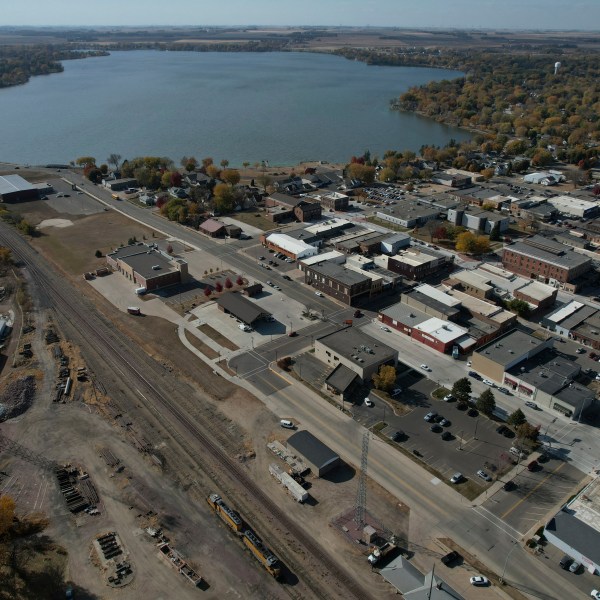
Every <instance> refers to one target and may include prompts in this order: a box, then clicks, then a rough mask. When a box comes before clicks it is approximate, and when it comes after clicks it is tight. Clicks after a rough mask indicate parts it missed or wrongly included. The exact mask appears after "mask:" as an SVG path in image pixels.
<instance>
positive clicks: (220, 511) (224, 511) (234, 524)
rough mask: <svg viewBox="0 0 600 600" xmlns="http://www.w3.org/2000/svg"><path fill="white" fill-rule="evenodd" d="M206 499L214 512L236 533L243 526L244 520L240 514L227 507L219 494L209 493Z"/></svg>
mask: <svg viewBox="0 0 600 600" xmlns="http://www.w3.org/2000/svg"><path fill="white" fill-rule="evenodd" d="M206 501H207V502H208V504H209V506H210V507H211V508H212V509H213V510H214V511H215V513H216V514H217V515H218V516H219V517H221V520H223V521H224V522H225V524H226V525H227V526H228V527H230V528H231V529H233V530H234V531H235V532H236V533H239V532H241V531H242V529H243V527H244V522H243V521H242V518H241V517H240V515H238V514H237V513H236V512H235V510H233V509H232V508H229V506H227V504H225V502H223V500H222V498H221V496H219V494H211V495H210V496H209V497H208V498H207V499H206Z"/></svg>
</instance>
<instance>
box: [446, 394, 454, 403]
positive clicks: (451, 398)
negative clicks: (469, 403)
mask: <svg viewBox="0 0 600 600" xmlns="http://www.w3.org/2000/svg"><path fill="white" fill-rule="evenodd" d="M452 400H454V396H453V395H452V394H446V395H445V396H444V402H452Z"/></svg>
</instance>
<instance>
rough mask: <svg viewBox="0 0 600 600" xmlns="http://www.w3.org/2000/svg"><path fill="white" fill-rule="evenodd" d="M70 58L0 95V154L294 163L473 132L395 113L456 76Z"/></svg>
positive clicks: (197, 56) (212, 57)
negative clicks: (424, 89)
mask: <svg viewBox="0 0 600 600" xmlns="http://www.w3.org/2000/svg"><path fill="white" fill-rule="evenodd" d="M63 64H64V67H65V70H64V72H63V73H59V74H54V75H48V76H42V77H34V78H32V79H31V80H30V81H29V83H27V84H26V85H23V86H18V87H14V88H7V89H1V90H0V115H2V118H1V119H0V123H2V125H1V126H0V131H1V132H2V140H3V143H2V146H1V148H0V160H2V161H10V162H13V161H14V162H22V163H30V164H43V163H47V162H68V161H71V160H74V159H75V158H77V157H78V156H82V155H91V156H94V157H96V159H97V161H98V163H101V162H104V161H105V160H106V157H107V156H108V155H109V154H111V153H113V152H115V153H118V154H120V155H121V156H122V157H124V158H133V157H134V156H148V155H152V156H168V157H170V158H172V159H173V160H174V161H175V162H176V163H179V160H180V159H181V157H182V156H196V157H197V158H199V159H200V158H202V157H205V156H212V157H213V158H214V159H215V161H216V162H217V163H218V162H219V161H220V160H221V159H224V158H226V159H228V160H229V161H230V163H231V164H232V165H241V163H242V162H243V161H248V162H250V163H255V162H258V161H261V160H267V161H269V163H270V164H272V165H275V164H279V165H289V164H295V163H297V162H299V161H302V160H327V161H330V162H345V161H347V160H349V158H350V157H351V156H352V155H353V154H362V152H363V151H364V150H365V149H369V150H370V151H371V153H372V154H378V155H382V154H383V152H384V151H385V150H389V149H395V150H403V149H411V150H418V149H419V148H420V147H421V146H422V145H423V144H436V145H444V144H445V143H446V142H448V140H449V139H450V138H454V139H456V140H463V139H466V138H468V137H469V134H468V133H467V132H466V131H464V130H460V129H457V128H453V127H447V126H444V125H440V124H439V123H435V122H433V121H430V120H428V119H425V118H422V117H419V116H417V115H413V114H407V113H400V112H397V111H391V110H390V109H389V101H390V99H392V98H395V97H397V96H398V95H400V94H401V93H403V92H405V91H406V90H407V89H408V88H409V87H411V86H413V85H420V84H424V83H426V82H428V81H432V80H442V79H452V78H456V77H460V76H461V73H459V72H456V71H444V70H441V69H428V68H408V67H377V66H368V65H366V64H364V63H360V62H356V61H349V60H346V59H344V58H340V57H336V56H330V55H325V54H310V53H281V52H277V53H264V54H263V53H260V54H259V53H218V52H215V53H213V52H210V53H201V52H159V51H150V50H140V51H133V52H113V53H111V55H110V56H106V57H97V58H87V59H83V60H72V61H64V63H63Z"/></svg>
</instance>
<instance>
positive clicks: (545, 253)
mask: <svg viewBox="0 0 600 600" xmlns="http://www.w3.org/2000/svg"><path fill="white" fill-rule="evenodd" d="M502 265H503V266H504V268H505V269H508V270H509V271H512V272H513V273H517V274H518V275H524V276H525V277H529V278H531V279H537V280H539V281H542V283H547V284H549V285H552V286H554V287H557V288H558V287H561V288H564V289H568V290H569V291H575V290H576V288H577V286H576V284H575V280H576V279H577V278H578V277H581V276H582V275H583V274H584V273H586V272H587V271H589V269H590V268H591V266H592V259H591V258H589V257H587V256H584V255H582V254H578V253H577V252H574V251H573V250H571V249H570V248H569V247H568V246H565V245H564V244H560V243H558V242H555V241H554V240H549V239H547V238H545V237H542V236H540V235H536V236H534V237H532V238H527V239H525V240H523V241H520V242H515V243H513V244H510V245H508V246H505V247H504V250H503V253H502Z"/></svg>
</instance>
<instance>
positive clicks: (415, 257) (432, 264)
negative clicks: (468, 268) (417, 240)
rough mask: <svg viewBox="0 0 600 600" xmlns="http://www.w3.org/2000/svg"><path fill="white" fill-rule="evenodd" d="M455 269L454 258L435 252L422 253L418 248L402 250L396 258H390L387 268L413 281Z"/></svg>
mask: <svg viewBox="0 0 600 600" xmlns="http://www.w3.org/2000/svg"><path fill="white" fill-rule="evenodd" d="M453 267H454V256H451V255H450V256H449V255H446V254H442V253H441V252H435V251H434V250H429V249H428V250H426V251H421V250H417V249H416V248H411V249H410V250H401V251H400V252H398V254H396V256H390V257H389V258H388V264H387V268H388V269H389V270H390V271H393V272H394V273H398V274H399V275H402V276H403V277H405V278H406V279H411V280H412V281H423V280H424V279H427V278H428V277H431V276H432V275H436V274H438V273H442V272H444V271H449V270H451V269H452V268H453Z"/></svg>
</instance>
